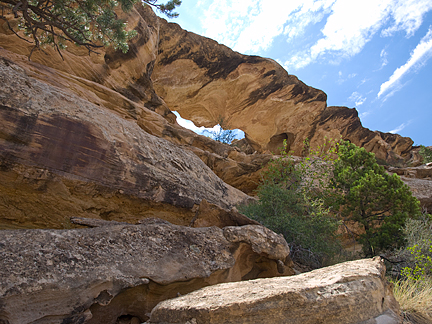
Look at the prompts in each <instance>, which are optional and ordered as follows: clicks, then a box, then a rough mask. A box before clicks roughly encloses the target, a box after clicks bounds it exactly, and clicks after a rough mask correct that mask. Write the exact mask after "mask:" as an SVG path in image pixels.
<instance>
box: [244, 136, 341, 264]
mask: <svg viewBox="0 0 432 324" xmlns="http://www.w3.org/2000/svg"><path fill="white" fill-rule="evenodd" d="M285 145H286V144H285ZM285 147H286V146H285ZM314 163H315V162H314V161H313V160H312V159H309V160H307V161H306V160H305V162H303V163H301V164H300V165H298V166H297V167H296V166H295V165H294V163H293V160H292V157H291V156H290V155H289V154H287V153H284V154H283V156H282V157H279V158H277V159H275V160H273V161H272V162H270V163H269V165H268V170H267V171H266V172H264V175H263V179H262V183H261V184H260V185H259V187H258V198H259V200H258V202H256V203H252V204H249V205H246V206H240V210H241V211H242V212H243V213H244V214H245V215H247V216H248V217H250V218H252V219H255V220H257V221H259V222H260V223H261V224H263V225H264V226H266V227H268V228H270V229H272V230H273V231H275V232H277V233H282V234H283V235H284V237H285V239H286V240H287V242H288V244H289V246H290V249H291V254H290V255H291V258H292V259H293V260H294V261H296V262H298V263H301V264H303V265H306V266H308V267H311V268H319V267H322V266H323V265H325V264H327V263H330V262H331V260H332V258H333V257H334V256H335V255H336V254H337V253H338V252H339V251H340V249H341V247H340V241H339V240H338V238H337V235H336V231H337V229H338V225H339V222H338V220H337V219H335V218H334V217H333V216H332V215H331V214H330V213H329V210H328V209H326V208H325V207H324V204H323V201H322V200H321V199H319V198H318V197H317V196H316V194H315V193H314V192H313V191H312V190H311V188H312V186H306V185H305V181H307V182H308V183H309V184H311V183H313V182H314V179H315V180H316V179H319V178H320V176H319V174H318V173H317V172H316V171H313V169H312V165H314Z"/></svg>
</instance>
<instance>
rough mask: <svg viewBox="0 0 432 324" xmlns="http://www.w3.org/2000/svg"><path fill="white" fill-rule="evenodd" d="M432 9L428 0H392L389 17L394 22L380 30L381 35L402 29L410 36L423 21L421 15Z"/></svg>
mask: <svg viewBox="0 0 432 324" xmlns="http://www.w3.org/2000/svg"><path fill="white" fill-rule="evenodd" d="M431 9H432V1H430V0H401V1H394V3H393V4H392V6H391V17H392V19H393V20H394V23H393V24H392V25H391V26H390V27H388V28H387V29H385V30H383V31H382V32H381V35H382V36H391V35H393V34H394V33H395V32H397V31H400V30H403V31H405V32H406V35H407V37H410V36H412V35H413V34H414V32H415V31H416V30H417V29H419V27H420V26H421V24H422V22H423V16H424V14H425V13H426V12H428V11H429V10H431Z"/></svg>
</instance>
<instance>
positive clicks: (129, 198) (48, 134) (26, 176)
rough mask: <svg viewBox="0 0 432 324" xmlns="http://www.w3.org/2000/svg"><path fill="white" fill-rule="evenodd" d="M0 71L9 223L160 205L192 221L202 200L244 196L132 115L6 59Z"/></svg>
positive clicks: (226, 202)
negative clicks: (81, 95) (33, 74)
mask: <svg viewBox="0 0 432 324" xmlns="http://www.w3.org/2000/svg"><path fill="white" fill-rule="evenodd" d="M0 72H1V74H0V82H1V83H2V87H1V89H0V91H1V92H0V115H1V118H0V125H1V126H0V128H1V130H2V131H1V136H0V148H1V151H0V152H1V153H0V157H1V170H0V171H1V177H2V178H3V181H1V186H0V188H1V191H2V205H1V207H2V208H3V211H2V213H3V214H4V215H6V217H5V218H6V220H4V218H3V224H4V225H5V226H6V225H9V226H14V225H15V226H21V225H22V226H23V227H25V226H26V224H27V223H28V224H33V226H41V227H53V226H55V225H56V224H57V225H58V224H59V221H61V219H58V218H59V217H63V218H64V217H70V216H83V217H89V216H90V217H91V216H92V215H91V214H93V215H94V216H99V217H102V218H105V219H116V220H129V221H131V220H137V219H140V218H142V217H145V216H146V215H147V216H154V213H155V212H157V211H159V212H161V215H162V217H163V215H164V214H165V218H167V219H170V220H172V221H174V222H176V223H180V224H182V223H183V224H189V223H190V221H191V220H192V218H193V217H194V212H193V211H192V209H193V208H194V206H195V205H199V204H200V203H201V201H202V200H203V199H205V200H206V201H207V202H209V203H212V204H216V205H217V206H219V207H220V208H222V209H228V210H229V209H230V208H232V207H233V206H235V205H236V204H238V203H239V202H241V201H242V200H245V199H247V196H246V195H245V194H244V193H242V192H241V191H239V190H237V189H234V188H233V187H231V186H229V185H227V184H225V183H224V182H223V181H222V180H221V179H220V178H218V177H217V176H216V175H215V174H214V173H213V172H212V171H211V170H210V169H209V168H208V167H207V166H206V165H205V164H204V163H203V162H202V161H201V160H200V159H199V158H198V157H197V156H196V155H195V154H193V153H191V152H189V151H187V150H182V149H180V148H178V147H177V146H175V145H173V144H172V143H171V142H169V141H166V140H164V139H160V138H158V137H155V136H152V135H150V134H148V133H147V132H145V131H143V130H142V128H140V127H139V126H138V125H137V123H136V122H134V121H131V120H126V119H124V118H121V117H120V116H118V115H117V114H115V113H114V112H112V111H110V110H108V109H106V108H104V107H100V106H97V105H95V104H93V103H91V102H89V101H87V100H84V99H82V98H79V97H78V96H76V95H75V94H73V93H70V92H67V91H63V90H62V89H59V88H56V87H54V86H51V85H49V84H46V83H42V82H40V81H38V80H35V79H34V78H32V77H29V76H28V75H27V74H26V72H25V70H24V69H22V68H20V67H19V66H18V65H16V64H14V63H12V62H11V61H8V60H7V59H3V60H2V61H1V62H0ZM149 113H150V112H149ZM152 204H153V205H155V209H154V210H153V212H151V211H146V208H148V207H151V206H150V205H152ZM44 206H45V207H44ZM11 207H12V208H15V209H12V210H11ZM140 209H141V210H140ZM149 209H151V208H149ZM40 213H42V214H40ZM152 214H153V215H152ZM170 214H171V216H170ZM56 217H57V219H56ZM175 218H177V220H176V219H175ZM182 218H184V219H182ZM29 226H30V225H29Z"/></svg>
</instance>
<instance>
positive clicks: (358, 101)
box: [348, 92, 367, 107]
mask: <svg viewBox="0 0 432 324" xmlns="http://www.w3.org/2000/svg"><path fill="white" fill-rule="evenodd" d="M366 99H367V98H366V97H363V96H362V95H361V94H360V93H358V92H353V93H352V94H351V96H350V97H349V98H348V100H349V101H351V102H354V104H355V105H356V106H357V107H358V106H361V105H363V104H364V102H365V101H366Z"/></svg>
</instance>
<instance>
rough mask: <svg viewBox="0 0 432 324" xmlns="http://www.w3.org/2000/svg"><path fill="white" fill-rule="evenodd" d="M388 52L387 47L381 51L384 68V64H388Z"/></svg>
mask: <svg viewBox="0 0 432 324" xmlns="http://www.w3.org/2000/svg"><path fill="white" fill-rule="evenodd" d="M387 55H388V54H387V52H386V50H385V49H383V50H382V51H381V53H380V57H381V68H383V67H384V66H386V65H387V64H388V59H387Z"/></svg>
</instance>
